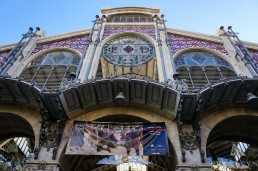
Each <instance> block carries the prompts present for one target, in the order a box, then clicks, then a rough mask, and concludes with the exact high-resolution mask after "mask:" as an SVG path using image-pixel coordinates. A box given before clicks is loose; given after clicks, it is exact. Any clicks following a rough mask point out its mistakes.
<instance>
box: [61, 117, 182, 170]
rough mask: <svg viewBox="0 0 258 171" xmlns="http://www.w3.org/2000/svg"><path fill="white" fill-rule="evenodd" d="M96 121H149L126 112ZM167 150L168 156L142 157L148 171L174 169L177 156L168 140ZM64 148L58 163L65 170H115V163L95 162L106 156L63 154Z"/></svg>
mask: <svg viewBox="0 0 258 171" xmlns="http://www.w3.org/2000/svg"><path fill="white" fill-rule="evenodd" d="M95 121H96V122H120V123H124V122H126V123H130V122H131V123H134V122H149V121H147V120H146V119H143V118H140V117H137V116H132V115H126V114H115V115H109V116H104V117H101V118H99V119H96V120H95ZM169 151H170V155H168V156H145V157H143V158H144V159H147V160H148V161H149V162H150V163H151V164H149V165H147V168H148V171H158V170H169V171H170V170H175V168H176V165H177V157H176V153H175V150H174V147H173V145H172V143H171V141H170V140H169ZM64 153H65V150H63V152H62V154H61V156H60V159H59V163H60V166H61V168H62V169H63V170H64V171H65V170H71V169H72V170H75V171H81V170H109V171H113V170H114V171H116V170H117V166H116V165H100V164H97V163H98V161H100V160H101V159H103V158H106V157H108V156H82V155H65V154H64ZM131 167H132V166H131Z"/></svg>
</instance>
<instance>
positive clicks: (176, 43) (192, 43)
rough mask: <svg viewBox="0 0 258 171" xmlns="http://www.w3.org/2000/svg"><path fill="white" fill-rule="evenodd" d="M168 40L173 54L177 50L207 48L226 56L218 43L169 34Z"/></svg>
mask: <svg viewBox="0 0 258 171" xmlns="http://www.w3.org/2000/svg"><path fill="white" fill-rule="evenodd" d="M169 40H170V42H171V48H172V52H173V53H176V52H178V51H179V50H182V49H186V48H208V49H212V50H216V51H219V52H221V53H224V54H226V55H228V53H227V51H226V49H225V48H224V46H223V45H222V44H219V43H215V42H209V41H205V40H201V39H195V38H190V37H184V36H179V35H174V34H169Z"/></svg>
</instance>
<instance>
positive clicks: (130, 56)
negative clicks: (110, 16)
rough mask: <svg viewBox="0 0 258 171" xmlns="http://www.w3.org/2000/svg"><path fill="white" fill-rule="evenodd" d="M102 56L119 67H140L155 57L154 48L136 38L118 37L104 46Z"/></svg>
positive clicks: (145, 41) (147, 42)
mask: <svg viewBox="0 0 258 171" xmlns="http://www.w3.org/2000/svg"><path fill="white" fill-rule="evenodd" d="M102 56H103V57H104V58H105V59H106V60H107V61H109V62H110V63H112V64H114V65H118V66H138V65H141V64H144V63H146V62H148V61H149V60H151V59H152V58H153V57H154V56H155V50H154V46H153V45H152V44H151V43H150V42H149V41H147V40H144V39H142V38H139V37H134V36H124V37H118V38H116V39H113V40H111V41H109V42H107V43H106V44H105V45H104V48H103V51H102Z"/></svg>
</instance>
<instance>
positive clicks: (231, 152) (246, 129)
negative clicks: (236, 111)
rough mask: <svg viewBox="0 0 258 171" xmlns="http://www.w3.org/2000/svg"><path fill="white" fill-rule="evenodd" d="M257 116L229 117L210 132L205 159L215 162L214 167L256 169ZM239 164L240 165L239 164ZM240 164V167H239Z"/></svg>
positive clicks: (257, 146) (257, 152) (257, 158)
mask: <svg viewBox="0 0 258 171" xmlns="http://www.w3.org/2000/svg"><path fill="white" fill-rule="evenodd" d="M257 122H258V116H251V115H241V116H233V117H229V118H227V119H225V120H222V121H221V122H219V123H217V124H216V126H215V127H214V128H213V129H212V130H211V132H210V134H209V136H208V140H207V148H206V152H207V157H208V158H210V159H211V160H213V161H215V162H214V163H213V164H215V165H214V167H221V164H222V162H223V164H224V166H223V167H227V168H230V166H232V165H234V166H235V167H239V168H241V167H249V168H251V169H257V168H258V167H257V165H256V164H255V163H253V162H255V161H257V160H258V125H257ZM239 163H240V164H239ZM241 164H242V165H241Z"/></svg>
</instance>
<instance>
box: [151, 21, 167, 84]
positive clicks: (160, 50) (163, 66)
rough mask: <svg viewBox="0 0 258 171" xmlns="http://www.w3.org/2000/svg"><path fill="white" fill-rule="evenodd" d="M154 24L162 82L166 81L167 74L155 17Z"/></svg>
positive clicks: (157, 22)
mask: <svg viewBox="0 0 258 171" xmlns="http://www.w3.org/2000/svg"><path fill="white" fill-rule="evenodd" d="M154 19H155V23H156V30H157V43H158V46H159V52H160V60H161V66H162V73H163V78H164V82H165V81H167V73H166V68H165V63H164V57H163V51H162V47H161V46H162V43H161V39H160V30H159V26H158V25H159V21H158V20H159V19H158V17H157V16H156V17H155V18H154Z"/></svg>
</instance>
